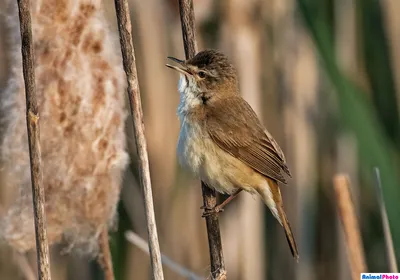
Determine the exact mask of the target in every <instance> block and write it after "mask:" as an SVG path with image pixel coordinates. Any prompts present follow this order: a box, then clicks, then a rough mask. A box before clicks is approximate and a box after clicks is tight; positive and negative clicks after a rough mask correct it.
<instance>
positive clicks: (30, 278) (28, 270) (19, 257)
mask: <svg viewBox="0 0 400 280" xmlns="http://www.w3.org/2000/svg"><path fill="white" fill-rule="evenodd" d="M15 262H16V263H17V265H18V267H19V269H20V271H21V272H22V274H23V276H24V278H25V280H36V275H35V272H34V271H33V269H32V267H31V265H30V264H29V261H28V259H27V258H26V255H24V254H21V253H17V254H16V256H15Z"/></svg>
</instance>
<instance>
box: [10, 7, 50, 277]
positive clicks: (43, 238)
mask: <svg viewBox="0 0 400 280" xmlns="http://www.w3.org/2000/svg"><path fill="white" fill-rule="evenodd" d="M18 10H19V20H20V31H21V42H22V46H21V51H22V69H23V74H24V82H25V94H26V121H27V127H28V142H29V159H30V165H31V181H32V198H33V213H34V220H35V233H36V252H37V264H38V278H39V280H49V279H51V275H50V260H49V259H50V258H49V247H48V242H47V232H46V215H45V196H44V190H43V174H42V168H41V154H40V132H39V110H38V102H37V97H36V87H35V68H34V61H35V60H34V50H33V39H32V27H31V14H30V1H29V0H18Z"/></svg>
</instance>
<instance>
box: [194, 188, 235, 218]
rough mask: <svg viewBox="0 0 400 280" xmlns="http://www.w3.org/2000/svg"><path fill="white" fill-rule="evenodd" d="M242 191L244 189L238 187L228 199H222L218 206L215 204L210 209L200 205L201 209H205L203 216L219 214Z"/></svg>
mask: <svg viewBox="0 0 400 280" xmlns="http://www.w3.org/2000/svg"><path fill="white" fill-rule="evenodd" d="M241 191H242V189H237V190H236V191H235V192H234V193H233V194H231V195H230V196H229V197H228V198H227V199H225V200H224V201H222V202H221V203H220V204H218V205H217V206H215V207H214V208H211V209H208V208H207V207H205V206H202V207H200V209H204V213H203V215H202V217H203V218H204V217H207V216H210V215H211V214H217V213H219V212H223V211H224V207H225V206H226V205H227V204H228V203H229V202H231V201H232V200H233V199H234V198H235V197H236V196H237V195H238V194H239V193H240V192H241Z"/></svg>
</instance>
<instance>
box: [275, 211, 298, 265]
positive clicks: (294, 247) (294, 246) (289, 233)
mask: <svg viewBox="0 0 400 280" xmlns="http://www.w3.org/2000/svg"><path fill="white" fill-rule="evenodd" d="M280 208H281V209H280V210H279V211H278V212H279V216H280V217H281V221H282V226H283V229H284V230H285V234H286V239H287V241H288V243H289V248H290V251H291V252H292V255H293V257H294V258H295V259H296V260H297V261H299V251H298V250H297V244H296V241H295V239H294V236H293V232H292V229H291V227H290V224H289V221H288V219H287V217H286V214H285V211H284V210H283V208H282V207H280Z"/></svg>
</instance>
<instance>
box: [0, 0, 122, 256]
mask: <svg viewBox="0 0 400 280" xmlns="http://www.w3.org/2000/svg"><path fill="white" fill-rule="evenodd" d="M31 5H32V10H31V12H32V32H33V39H34V42H35V45H34V48H35V62H36V63H35V71H36V89H37V95H38V101H39V116H40V134H41V138H40V139H41V151H42V164H43V186H44V188H45V197H46V217H47V234H48V239H49V243H50V244H52V243H56V242H60V241H66V242H67V244H68V248H73V247H76V248H79V249H81V250H84V251H85V252H90V253H96V252H97V249H98V245H97V241H98V237H99V235H100V232H101V231H102V229H103V228H104V226H111V225H112V224H113V220H114V217H115V214H116V205H117V202H118V198H119V193H120V183H121V179H122V173H123V170H124V168H125V166H126V164H127V161H128V156H127V153H126V151H125V134H124V122H125V118H126V116H127V114H126V111H125V98H124V96H125V95H124V94H125V87H126V85H125V75H124V72H123V70H122V64H121V59H120V57H119V49H118V47H117V46H118V44H117V42H118V41H117V38H114V37H112V36H111V34H110V31H109V30H108V28H107V24H106V21H105V18H104V16H103V11H102V7H101V0H33V1H32V4H31ZM7 12H8V14H9V17H8V19H7V22H8V23H9V25H10V26H9V27H10V32H9V33H10V35H11V37H10V43H9V45H10V50H11V52H12V59H13V60H12V63H11V65H13V67H12V69H11V73H10V78H9V80H8V84H7V87H6V89H5V90H4V92H1V94H0V106H1V108H0V112H1V114H2V115H1V135H2V139H1V151H0V152H1V158H0V159H1V165H2V166H1V172H2V173H3V174H4V175H3V176H4V178H5V180H4V182H3V183H2V185H0V187H1V188H8V189H12V190H15V198H14V200H13V201H12V203H11V204H10V205H6V211H5V212H4V214H3V215H2V216H1V220H0V237H1V239H2V240H5V241H6V242H7V243H8V244H10V245H11V246H12V247H14V248H15V249H17V250H18V251H20V252H24V251H27V250H30V249H33V248H35V231H34V223H33V210H32V196H31V181H30V167H29V152H28V144H27V143H28V142H27V131H26V119H25V110H26V109H25V106H26V103H25V93H24V86H23V78H22V64H21V53H20V44H21V42H20V37H19V27H18V24H19V23H18V14H17V5H16V1H11V0H9V1H8V11H7Z"/></svg>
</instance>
